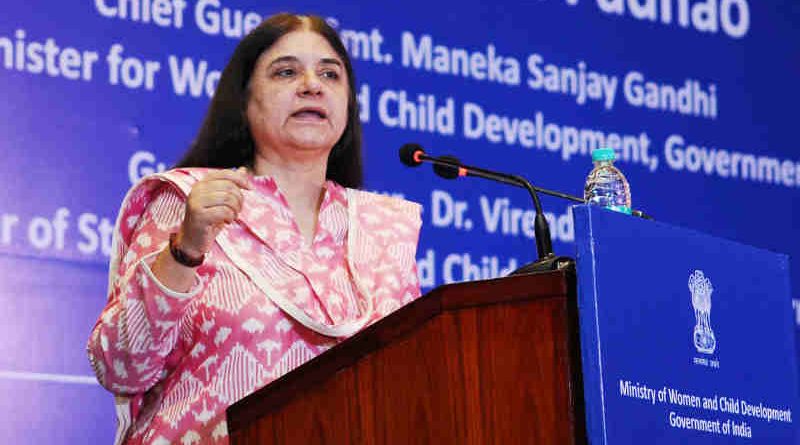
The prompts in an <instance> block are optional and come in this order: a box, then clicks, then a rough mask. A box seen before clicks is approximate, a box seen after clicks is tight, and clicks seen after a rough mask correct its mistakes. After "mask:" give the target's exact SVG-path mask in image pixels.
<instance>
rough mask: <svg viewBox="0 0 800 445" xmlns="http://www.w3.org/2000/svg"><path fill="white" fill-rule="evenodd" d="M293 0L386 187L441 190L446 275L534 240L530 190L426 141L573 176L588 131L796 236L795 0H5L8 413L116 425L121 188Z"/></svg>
mask: <svg viewBox="0 0 800 445" xmlns="http://www.w3.org/2000/svg"><path fill="white" fill-rule="evenodd" d="M134 6H138V8H136V7H134ZM287 10H288V11H313V12H315V13H317V14H320V15H322V16H324V17H329V18H330V20H331V22H332V23H334V24H336V26H337V28H338V29H339V30H340V32H341V34H342V36H343V38H344V40H345V43H346V44H347V46H348V49H349V50H350V53H351V54H352V56H353V58H354V63H355V69H356V74H357V84H358V87H359V100H360V104H361V106H362V120H363V121H364V133H365V157H366V178H367V188H368V189H371V190H377V191H381V192H386V193H393V194H402V195H403V196H405V197H406V198H408V199H411V200H415V201H418V202H420V203H422V204H423V206H424V208H425V212H424V215H423V221H424V229H423V233H422V238H421V242H420V248H419V252H418V261H419V267H420V274H421V278H422V282H423V286H424V288H425V289H426V290H427V289H430V288H432V287H433V286H435V285H438V284H442V283H445V282H450V281H461V280H465V279H477V278H488V277H492V276H497V275H499V274H502V273H505V272H507V271H508V270H510V269H514V268H515V267H517V266H518V265H521V264H522V263H525V262H528V261H530V260H532V259H534V257H535V252H536V251H535V248H534V242H533V239H532V228H531V226H530V221H531V220H530V208H531V205H530V203H529V200H528V199H529V198H528V197H527V195H526V193H525V192H524V191H523V190H516V189H508V188H504V187H502V186H498V185H494V184H489V183H486V182H483V181H481V180H478V179H469V180H466V179H462V180H459V181H457V182H444V181H443V180H440V179H439V178H437V177H436V176H435V175H434V174H433V173H432V172H431V171H430V170H429V169H427V168H421V169H414V170H412V169H406V168H404V167H402V166H401V165H400V164H399V162H398V161H397V148H398V147H399V146H400V145H402V144H403V143H406V142H411V141H414V142H418V143H420V144H422V145H423V146H424V147H426V149H427V150H428V151H429V152H430V153H432V154H437V155H438V154H453V155H456V156H459V157H460V158H461V159H462V160H463V161H464V162H466V163H468V164H472V165H479V166H485V167H488V168H493V169H498V170H502V171H508V172H511V173H516V174H521V175H524V176H526V177H527V178H529V179H531V180H532V181H533V182H534V183H535V184H538V185H541V186H544V187H549V188H554V189H559V190H562V191H565V192H568V193H572V194H582V186H583V183H584V179H585V177H586V174H587V173H588V171H589V170H590V168H591V162H590V158H589V155H588V153H589V150H590V149H591V148H592V147H595V146H598V145H611V146H614V147H615V148H617V150H618V155H619V157H620V158H622V159H621V161H620V162H619V166H620V167H621V169H622V170H623V171H624V172H625V174H626V175H627V177H628V179H629V181H630V183H631V188H632V192H633V205H634V207H636V208H641V209H643V210H646V211H647V212H648V213H651V214H652V215H654V216H655V217H656V218H657V219H660V220H662V221H665V222H668V223H670V224H673V225H678V226H684V227H689V228H693V229H696V230H699V231H703V232H708V233H711V234H714V235H716V236H719V237H723V238H728V239H732V240H736V241H739V242H742V243H745V244H750V245H753V246H757V247H760V248H764V249H768V250H773V251H776V252H782V253H786V254H789V255H790V257H797V256H798V254H800V239H799V238H798V237H797V236H796V233H797V231H796V230H795V228H794V223H795V220H796V219H797V218H796V217H797V212H798V210H796V208H795V207H794V205H796V204H800V192H798V188H799V187H800V156H799V155H798V154H797V150H796V146H797V142H796V138H795V133H796V128H797V122H796V113H794V112H792V111H791V110H792V109H793V108H794V106H795V105H796V104H797V103H799V102H800V88H798V87H797V84H796V80H797V79H798V78H800V31H798V30H797V28H796V27H795V26H794V24H796V23H798V22H799V21H800V6H798V5H797V3H796V2H794V1H775V2H768V3H766V2H755V1H752V0H702V1H701V0H686V1H678V0H675V1H672V0H548V1H537V2H501V3H497V4H488V3H487V2H479V1H476V0H462V1H460V2H458V3H450V2H442V3H438V2H422V1H417V0H409V1H406V2H402V5H401V4H400V3H398V4H393V3H392V2H389V3H388V4H387V3H385V2H355V1H344V0H343V1H339V2H336V4H335V5H334V4H332V3H330V2H322V1H319V0H317V1H293V2H285V1H272V2H266V3H265V2H260V1H255V0H142V1H138V2H133V1H130V0H127V1H126V0H83V1H72V2H58V1H53V0H30V1H27V2H4V3H3V5H2V6H0V88H2V92H3V96H4V98H5V100H3V101H2V102H0V150H2V151H1V152H2V154H3V157H4V159H3V162H2V163H0V177H1V178H2V179H3V183H4V187H5V189H6V192H5V193H3V194H0V300H1V301H0V307H2V308H3V310H2V311H0V321H2V323H0V334H1V335H0V390H2V393H3V394H4V397H2V398H0V400H2V401H0V436H2V437H7V438H10V439H9V441H10V442H13V443H43V442H47V443H58V441H62V442H63V443H79V442H82V443H94V442H97V443H101V442H103V443H108V442H110V440H111V437H112V434H113V430H114V420H113V406H112V403H111V397H110V396H109V395H108V394H106V393H104V391H103V390H102V388H100V387H99V386H98V385H97V384H96V383H94V382H93V377H92V376H91V371H90V368H89V366H88V363H87V362H86V359H85V354H84V352H83V348H84V343H85V339H86V338H87V336H88V333H89V331H90V329H91V327H92V325H93V324H94V321H95V318H96V316H97V315H98V314H99V311H100V310H101V308H102V307H103V305H104V302H105V281H106V267H107V261H108V250H109V247H110V232H111V228H112V226H113V222H114V219H115V216H116V211H117V209H118V206H119V203H120V201H121V199H122V197H123V195H124V193H125V191H126V190H127V189H128V188H129V187H130V186H131V184H132V183H133V182H134V181H136V180H137V179H138V178H139V177H141V176H142V175H144V174H146V173H148V172H152V171H155V170H159V169H163V168H165V167H166V166H169V165H170V164H172V163H173V162H175V161H176V160H177V158H178V157H179V155H180V154H181V153H182V152H183V150H184V149H185V148H186V147H187V146H188V144H189V143H190V141H191V140H192V138H193V137H194V135H195V132H196V130H197V128H198V126H199V123H200V120H201V118H202V116H203V114H204V112H205V110H206V108H207V105H208V98H209V94H210V93H211V92H213V87H214V85H215V82H216V79H217V76H218V72H219V71H220V70H222V68H223V67H224V64H225V62H226V60H227V58H228V57H229V55H230V53H231V52H232V50H233V48H234V46H235V45H236V43H237V41H238V39H239V37H240V36H241V34H242V33H243V32H244V31H245V30H246V29H249V27H251V26H252V25H253V24H254V23H257V22H258V20H259V18H260V17H262V16H267V15H270V14H273V13H275V12H279V11H287ZM457 203H463V204H465V205H466V207H464V206H461V208H466V210H465V211H464V212H463V213H461V214H460V215H461V216H458V215H459V214H458V213H457V212H456V211H455V209H456V207H457V206H456V204H457ZM543 205H544V206H545V208H546V211H547V212H548V214H549V216H550V219H551V231H552V233H553V237H554V247H555V250H556V252H557V253H559V254H567V255H571V254H573V253H574V245H573V239H574V230H573V224H572V220H571V216H570V214H569V210H568V203H566V202H563V201H560V200H557V199H554V198H544V199H543ZM798 208H800V206H799V207H798ZM526 212H527V213H526ZM620 267H624V265H620ZM791 274H792V281H793V282H795V283H798V282H800V265H798V264H797V262H796V261H795V262H794V263H793V264H791ZM793 295H795V296H796V297H797V296H798V295H797V293H796V291H795V293H794V294H793ZM795 301H797V300H795ZM798 313H800V308H798ZM797 318H798V320H800V316H798V317H797ZM56 437H58V438H59V439H54V438H56ZM61 438H63V439H61Z"/></svg>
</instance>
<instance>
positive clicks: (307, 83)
mask: <svg viewBox="0 0 800 445" xmlns="http://www.w3.org/2000/svg"><path fill="white" fill-rule="evenodd" d="M299 88H300V94H302V95H304V96H306V95H318V94H320V93H321V92H322V82H321V81H320V78H319V76H317V73H315V72H314V71H312V70H308V71H306V72H305V73H304V74H303V79H302V82H301V83H300V86H299Z"/></svg>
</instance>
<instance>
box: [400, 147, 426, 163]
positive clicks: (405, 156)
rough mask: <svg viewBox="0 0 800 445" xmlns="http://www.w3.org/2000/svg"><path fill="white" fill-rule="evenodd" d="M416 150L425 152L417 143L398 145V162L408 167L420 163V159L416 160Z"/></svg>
mask: <svg viewBox="0 0 800 445" xmlns="http://www.w3.org/2000/svg"><path fill="white" fill-rule="evenodd" d="M418 152H421V153H422V154H425V150H423V149H422V147H421V146H420V145H419V144H413V143H412V144H404V145H403V146H402V147H400V162H402V163H403V164H405V165H407V166H409V167H416V166H418V165H420V164H422V161H419V160H417V158H416V156H415V155H416V154H417V153H418Z"/></svg>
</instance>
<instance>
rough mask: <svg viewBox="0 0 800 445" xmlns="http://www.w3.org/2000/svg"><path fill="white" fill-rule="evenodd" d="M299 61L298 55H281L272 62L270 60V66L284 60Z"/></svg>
mask: <svg viewBox="0 0 800 445" xmlns="http://www.w3.org/2000/svg"><path fill="white" fill-rule="evenodd" d="M298 61H299V59H298V58H297V57H295V56H280V57H278V58H277V59H275V60H273V61H272V62H270V63H269V66H272V65H276V64H278V63H283V62H298Z"/></svg>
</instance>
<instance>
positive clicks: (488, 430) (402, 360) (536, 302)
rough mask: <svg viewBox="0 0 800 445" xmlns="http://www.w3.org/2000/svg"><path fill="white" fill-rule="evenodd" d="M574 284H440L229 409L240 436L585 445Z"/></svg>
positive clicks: (255, 439)
mask: <svg viewBox="0 0 800 445" xmlns="http://www.w3.org/2000/svg"><path fill="white" fill-rule="evenodd" d="M574 283H575V280H574V276H572V275H570V274H569V273H566V272H550V273H543V274H535V275H527V276H519V277H511V278H503V279H497V280H487V281H480V282H472V283H462V284H456V285H448V286H442V287H440V288H437V289H436V290H434V291H433V292H431V293H430V294H428V295H426V296H424V297H422V298H420V299H419V300H417V301H415V302H414V303H412V304H410V305H407V306H405V307H403V308H401V309H400V310H398V311H396V312H394V313H393V314H391V315H390V316H388V317H386V318H384V319H383V320H381V321H380V322H378V323H376V324H374V325H373V326H371V327H369V328H368V329H366V330H364V331H362V332H360V333H359V334H357V335H355V336H353V337H352V338H350V339H349V340H347V341H346V342H343V343H342V344H340V345H338V346H336V347H334V348H331V349H330V350H328V351H326V352H325V353H324V354H322V355H320V356H318V357H316V358H315V359H313V360H311V361H309V362H308V363H306V364H304V365H303V366H301V367H299V368H297V369H295V370H294V371H293V372H290V373H289V374H287V375H285V376H283V377H282V378H280V379H278V380H276V381H274V382H273V383H271V384H270V385H268V386H267V387H265V388H262V389H261V390H259V391H257V392H255V393H254V394H252V395H250V396H248V397H247V398H245V399H243V400H241V401H239V402H238V403H236V404H235V405H233V406H231V407H230V408H229V409H228V429H229V432H230V434H231V443H232V444H270V443H274V444H298V443H302V444H305V443H312V444H395V443H397V444H427V443H454V444H493V443H497V444H500V443H502V444H518V443H519V444H522V443H541V444H570V443H584V442H585V432H584V429H583V410H582V402H583V401H582V394H581V382H580V369H579V362H578V360H579V357H580V356H579V347H578V344H577V319H576V308H575V306H574V301H575V288H574ZM576 420H577V421H576Z"/></svg>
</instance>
